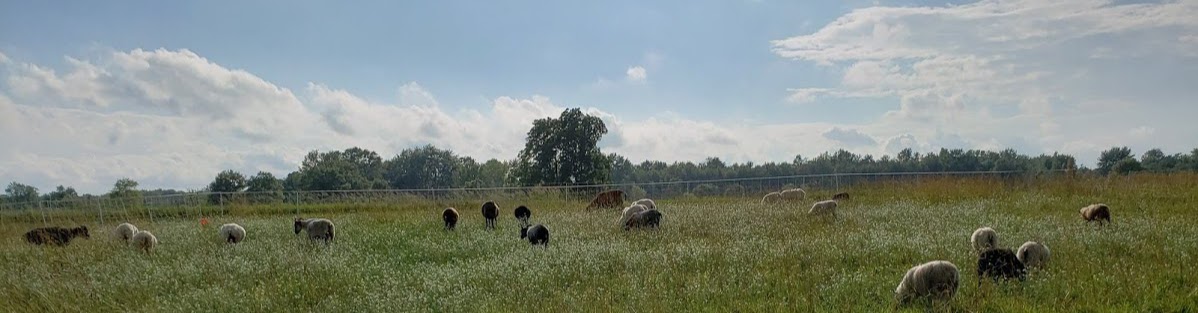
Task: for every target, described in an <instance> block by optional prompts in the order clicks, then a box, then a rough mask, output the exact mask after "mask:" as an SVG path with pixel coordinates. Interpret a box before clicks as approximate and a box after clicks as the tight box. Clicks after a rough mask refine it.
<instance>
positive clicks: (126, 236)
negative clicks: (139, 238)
mask: <svg viewBox="0 0 1198 313" xmlns="http://www.w3.org/2000/svg"><path fill="white" fill-rule="evenodd" d="M134 234H137V226H133V224H129V223H121V224H120V225H117V226H116V230H114V231H113V232H112V237H113V238H115V239H117V240H120V241H123V242H125V243H129V240H130V239H133V235H134Z"/></svg>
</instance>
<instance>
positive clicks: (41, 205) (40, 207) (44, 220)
mask: <svg viewBox="0 0 1198 313" xmlns="http://www.w3.org/2000/svg"><path fill="white" fill-rule="evenodd" d="M37 208H38V209H39V211H42V226H48V225H47V224H46V206H45V205H43V204H42V201H41V200H38V201H37Z"/></svg>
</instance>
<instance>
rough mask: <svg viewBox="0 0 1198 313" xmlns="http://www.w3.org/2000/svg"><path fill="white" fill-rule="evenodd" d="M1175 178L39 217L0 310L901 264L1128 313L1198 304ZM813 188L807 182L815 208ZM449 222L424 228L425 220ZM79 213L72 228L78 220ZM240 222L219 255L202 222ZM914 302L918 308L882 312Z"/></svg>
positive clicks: (873, 279) (661, 279)
mask: <svg viewBox="0 0 1198 313" xmlns="http://www.w3.org/2000/svg"><path fill="white" fill-rule="evenodd" d="M1196 181H1198V179H1195V177H1194V176H1193V175H1159V176H1132V177H1127V178H1112V179H1105V178H1104V179H1093V178H1077V179H1067V178H1060V179H1053V180H1037V179H1029V180H1022V181H1021V180H1016V181H1012V180H998V179H956V178H927V179H920V180H911V181H904V182H901V183H894V182H890V183H876V184H867V185H860V186H857V187H854V188H851V189H849V192H851V193H852V194H853V200H851V201H847V202H844V203H842V205H841V207H840V217H839V218H837V219H827V218H812V217H807V216H805V215H804V214H803V213H805V212H806V210H807V208H808V207H809V206H810V204H811V202H812V201H811V200H810V199H809V200H808V201H806V202H804V203H803V204H801V205H785V206H777V207H773V206H767V205H762V204H760V203H759V200H760V199H757V198H693V197H683V198H677V199H667V200H661V201H658V206H659V207H660V209H661V210H662V211H663V213H664V214H665V219H664V221H663V225H662V228H661V229H659V230H656V231H632V232H625V231H622V230H620V229H619V228H618V227H617V226H616V225H615V219H616V217H617V215H618V213H617V212H616V211H614V210H609V211H591V212H588V211H583V210H581V209H580V208H581V207H582V206H583V205H584V203H581V202H579V201H568V200H565V199H563V198H560V197H539V198H537V199H531V200H528V201H521V200H520V199H510V200H505V201H502V202H500V205H501V206H502V208H503V214H502V215H501V217H500V221H499V225H498V226H499V228H498V230H496V231H494V232H488V231H485V230H483V219H482V218H481V216H480V215H481V214H480V213H478V206H479V205H480V204H481V202H482V200H481V199H479V200H474V201H470V200H464V199H463V200H454V201H452V202H435V201H412V202H406V203H390V204H382V205H380V204H352V205H350V204H342V205H338V204H325V205H308V206H303V207H293V208H288V207H281V206H276V207H270V206H267V207H256V206H244V207H235V208H230V211H229V212H228V213H225V214H223V215H216V216H213V217H211V219H212V222H213V223H212V225H209V226H208V227H201V226H200V225H199V223H198V222H197V221H196V220H195V219H194V218H193V217H190V216H189V217H187V218H168V217H161V218H157V219H155V220H154V221H153V222H151V221H149V220H141V219H134V220H133V221H132V222H134V223H136V224H137V225H138V226H140V227H141V228H143V229H147V230H150V231H153V232H154V233H155V234H156V235H157V236H158V238H159V240H160V245H159V247H158V249H157V250H156V251H155V252H154V253H153V254H151V255H143V254H140V253H138V252H136V251H135V250H133V249H131V248H128V247H125V246H123V245H121V244H120V243H118V242H115V241H114V240H113V239H112V238H111V237H110V236H109V233H110V232H111V231H112V229H113V228H114V227H115V224H116V223H117V222H120V220H111V219H110V220H107V221H106V223H105V224H104V225H95V224H91V223H89V225H92V226H93V227H92V238H91V239H90V240H78V241H75V242H73V243H72V244H71V245H70V246H67V247H62V248H58V247H36V246H31V245H29V244H26V243H24V242H23V241H21V239H20V235H21V233H22V232H24V231H25V230H27V229H29V228H32V227H37V226H40V225H41V221H40V219H37V218H36V217H29V218H27V219H15V218H12V217H10V219H9V220H8V221H7V222H6V224H5V225H4V227H3V228H2V229H0V236H2V237H0V262H2V264H4V270H3V271H0V281H2V282H5V283H4V284H0V304H3V305H0V311H8V312H67V311H88V312H108V311H146V312H161V311H176V312H177V311H186V312H195V311H200V312H203V311H233V310H247V311H254V312H258V311H285V312H295V311H353V312H359V311H362V312H372V311H523V310H544V311H565V310H570V311H599V312H610V311H719V312H726V311H784V310H785V311H854V312H875V311H884V310H891V309H895V306H894V300H893V291H894V288H895V286H896V285H897V284H898V280H899V279H900V278H901V277H902V275H903V273H904V272H906V270H907V269H908V268H910V267H911V266H914V265H916V264H920V263H923V262H926V261H930V260H938V259H940V260H948V261H950V262H953V263H954V264H956V265H957V266H958V267H959V268H960V269H961V271H962V278H963V280H964V281H963V283H962V286H961V289H960V290H959V292H958V295H957V297H955V298H954V299H953V300H951V301H949V302H947V303H938V304H935V306H934V307H933V308H934V309H935V310H951V311H1014V312H1021V311H1022V312H1042V311H1131V312H1151V311H1162V312H1173V311H1185V310H1189V311H1193V310H1195V309H1198V273H1196V272H1195V271H1194V270H1193V269H1192V268H1193V266H1192V263H1193V261H1194V260H1195V257H1196V255H1195V254H1198V226H1195V224H1194V221H1195V220H1196V218H1198V211H1196V210H1194V207H1193V205H1194V204H1195V203H1198V202H1195V199H1196V198H1195V197H1196V196H1198V185H1196ZM831 193H832V191H830V190H829V191H821V190H816V191H812V192H811V193H810V195H811V196H812V197H826V196H828V195H830V194H831ZM1091 202H1105V203H1107V204H1108V205H1110V206H1111V207H1112V210H1113V213H1114V216H1113V219H1114V223H1113V224H1112V225H1110V226H1107V227H1098V226H1096V225H1087V224H1085V223H1083V222H1082V221H1081V220H1080V218H1079V217H1078V212H1077V210H1078V209H1079V208H1081V207H1082V206H1084V205H1087V204H1089V203H1091ZM520 204H527V205H529V206H530V207H531V208H532V209H533V220H534V221H535V222H539V223H544V224H546V225H547V226H548V227H549V229H550V230H551V232H552V236H551V242H550V244H549V247H548V248H544V249H542V248H540V247H532V246H530V245H529V244H528V243H527V242H525V241H520V240H519V238H518V235H519V232H518V230H519V229H518V228H517V225H516V222H515V220H514V218H512V216H511V210H512V209H513V208H514V207H515V206H517V205H520ZM447 205H451V206H455V207H457V208H458V209H459V210H460V211H461V212H462V213H463V220H462V221H461V222H459V225H458V230H456V231H452V232H447V231H443V230H442V229H441V226H442V225H441V223H440V220H439V219H440V211H441V209H442V208H443V207H444V206H447ZM297 208H298V209H299V210H300V213H301V214H302V215H304V216H320V217H328V218H331V219H333V220H334V221H335V222H336V223H337V230H338V235H337V241H336V242H334V243H332V244H331V245H328V246H325V245H321V244H313V243H310V242H307V241H306V240H303V239H300V237H302V236H296V235H295V234H293V233H292V231H291V217H292V216H293V215H294V214H295V212H294V210H295V209H297ZM81 220H84V221H86V220H87V218H81ZM225 222H237V223H240V224H242V225H243V226H245V228H246V229H247V230H248V231H249V236H248V239H247V240H246V241H245V242H243V243H242V244H239V245H235V246H230V245H226V244H224V243H223V240H221V239H220V238H218V236H217V234H216V227H215V226H216V225H219V224H220V223H225ZM981 226H990V227H993V228H995V229H996V230H997V231H998V232H999V242H1000V245H1002V246H1005V247H1012V248H1014V247H1017V246H1018V245H1020V244H1022V243H1023V242H1024V241H1028V240H1035V241H1040V242H1043V243H1045V244H1046V245H1048V246H1049V248H1050V249H1052V251H1053V256H1052V260H1051V261H1050V263H1049V266H1048V267H1047V268H1046V269H1044V270H1040V271H1034V272H1033V273H1032V274H1031V276H1030V277H1029V279H1028V280H1027V281H1025V282H1022V283H1019V282H1011V283H1004V284H993V283H990V282H988V281H986V282H983V283H981V284H979V283H978V280H977V278H976V275H975V274H974V271H975V269H976V266H975V264H976V259H974V257H973V254H972V252H971V251H970V245H969V241H968V238H969V234H970V233H971V232H972V231H973V230H974V229H976V228H978V227H981ZM898 309H903V310H915V311H918V310H922V309H924V307H923V306H921V305H916V306H912V307H904V308H898Z"/></svg>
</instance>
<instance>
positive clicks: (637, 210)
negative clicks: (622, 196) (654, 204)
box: [617, 204, 649, 225]
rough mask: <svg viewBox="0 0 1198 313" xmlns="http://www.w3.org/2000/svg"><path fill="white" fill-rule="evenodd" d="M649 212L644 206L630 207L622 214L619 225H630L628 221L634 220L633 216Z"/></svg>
mask: <svg viewBox="0 0 1198 313" xmlns="http://www.w3.org/2000/svg"><path fill="white" fill-rule="evenodd" d="M648 210H649V208H646V207H645V206H644V205H640V204H633V205H630V206H628V207H627V208H624V211H623V212H621V213H620V219H619V220H618V221H617V224H620V225H624V224H625V223H628V219H630V218H632V216H633V215H635V214H637V213H641V212H644V211H648Z"/></svg>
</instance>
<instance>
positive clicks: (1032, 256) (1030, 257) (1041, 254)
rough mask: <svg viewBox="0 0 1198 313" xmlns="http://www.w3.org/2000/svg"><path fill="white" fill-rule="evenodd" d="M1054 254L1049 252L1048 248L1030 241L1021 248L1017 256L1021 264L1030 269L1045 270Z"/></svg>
mask: <svg viewBox="0 0 1198 313" xmlns="http://www.w3.org/2000/svg"><path fill="white" fill-rule="evenodd" d="M1051 254H1052V252H1051V251H1049V250H1048V246H1045V245H1044V244H1041V243H1039V242H1035V241H1028V242H1025V243H1023V245H1022V246H1019V251H1018V252H1016V253H1015V256H1016V257H1018V258H1019V262H1023V265H1025V266H1027V267H1029V268H1032V267H1034V268H1043V267H1044V266H1046V265H1048V258H1049V256H1051Z"/></svg>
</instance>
